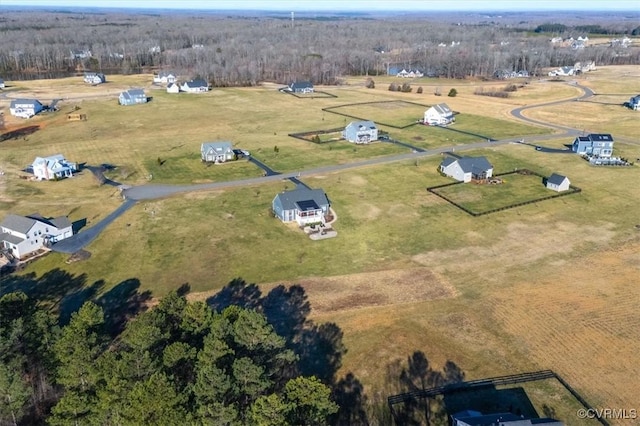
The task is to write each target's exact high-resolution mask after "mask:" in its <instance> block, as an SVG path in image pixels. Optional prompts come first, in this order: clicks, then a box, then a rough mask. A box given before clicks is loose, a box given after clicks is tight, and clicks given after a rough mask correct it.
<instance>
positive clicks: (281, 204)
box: [271, 185, 330, 226]
mask: <svg viewBox="0 0 640 426" xmlns="http://www.w3.org/2000/svg"><path fill="white" fill-rule="evenodd" d="M271 204H272V209H273V214H274V215H275V216H276V217H277V218H279V219H280V220H281V221H283V222H296V223H297V224H298V225H299V226H305V225H308V224H312V223H325V216H326V215H327V214H328V213H329V207H330V203H329V199H328V198H327V194H325V192H324V191H323V190H322V189H309V188H307V187H305V186H304V185H298V186H297V187H296V188H295V189H293V190H291V191H283V192H281V193H279V194H278V195H276V196H275V198H274V199H273V202H272V203H271Z"/></svg>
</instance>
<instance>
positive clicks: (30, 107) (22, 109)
mask: <svg viewBox="0 0 640 426" xmlns="http://www.w3.org/2000/svg"><path fill="white" fill-rule="evenodd" d="M43 109H44V105H42V104H41V103H40V101H38V100H36V99H14V100H12V101H11V104H10V105H9V112H10V113H11V115H13V116H15V117H21V118H31V117H33V116H34V115H36V114H37V113H39V112H40V111H42V110H43Z"/></svg>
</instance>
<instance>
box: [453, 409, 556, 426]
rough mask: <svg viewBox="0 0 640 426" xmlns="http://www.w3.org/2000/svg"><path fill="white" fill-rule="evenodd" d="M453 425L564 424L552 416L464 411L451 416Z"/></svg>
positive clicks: (546, 425) (530, 425) (518, 425)
mask: <svg viewBox="0 0 640 426" xmlns="http://www.w3.org/2000/svg"><path fill="white" fill-rule="evenodd" d="M451 425H452V426H536V425H541V426H564V423H563V422H561V421H559V420H555V419H550V418H530V417H525V416H517V415H515V414H513V413H494V414H482V413H481V412H479V411H471V410H467V411H462V412H460V413H456V414H454V415H452V416H451Z"/></svg>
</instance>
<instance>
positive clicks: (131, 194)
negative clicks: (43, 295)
mask: <svg viewBox="0 0 640 426" xmlns="http://www.w3.org/2000/svg"><path fill="white" fill-rule="evenodd" d="M572 84H573V85H574V86H575V87H578V88H580V89H581V90H583V92H584V94H583V95H582V96H579V97H577V98H572V99H568V100H560V101H553V102H547V103H543V104H536V105H528V106H523V107H519V108H516V109H514V110H513V111H511V114H512V115H513V116H514V117H516V118H518V119H520V120H523V121H526V122H529V123H532V124H537V125H542V126H545V127H550V128H553V129H557V130H562V131H564V132H565V135H566V136H573V135H576V134H579V133H580V132H579V131H578V130H576V129H573V128H571V127H565V126H559V125H556V124H552V123H546V122H542V121H538V120H534V119H531V118H528V117H525V116H524V115H522V112H523V111H525V110H527V109H530V108H539V107H543V106H549V105H557V104H561V103H566V102H573V101H578V100H582V99H587V98H590V97H592V96H593V95H594V93H593V91H592V90H591V89H589V88H588V87H585V86H582V85H580V84H578V83H577V82H573V83H572ZM558 137H562V135H558V134H554V135H540V136H537V135H536V136H533V137H531V138H528V139H532V140H533V139H535V140H546V139H557V138H558ZM513 142H515V141H514V140H513V139H503V140H491V141H490V142H489V141H486V140H483V141H482V142H476V143H472V144H465V145H457V146H449V147H443V148H436V149H429V150H422V151H419V152H411V153H407V154H399V155H393V156H388V157H379V158H372V159H369V160H364V161H359V162H355V163H348V164H335V165H331V166H324V167H318V168H315V169H310V170H302V171H298V172H288V173H278V172H276V171H274V170H272V169H270V168H269V167H268V166H267V165H265V164H264V163H262V162H260V161H259V160H255V159H253V158H251V160H254V161H253V162H254V163H255V164H256V165H258V166H259V167H261V168H262V169H263V170H265V172H266V173H267V176H262V177H257V178H249V179H240V180H234V181H228V182H213V183H202V184H194V185H141V186H135V187H131V188H127V189H124V190H123V191H122V196H123V197H124V199H125V201H124V203H123V204H122V205H121V206H120V207H118V208H117V209H116V210H114V211H113V212H112V213H111V214H109V215H108V216H107V217H105V218H104V219H102V220H101V221H100V222H98V223H97V224H96V225H94V226H92V227H91V228H89V229H87V230H85V231H83V232H80V233H78V234H76V235H74V236H72V237H71V238H67V239H66V240H62V241H60V242H58V243H56V244H54V245H53V246H52V247H51V249H52V250H53V251H57V252H61V253H75V252H76V251H79V250H81V249H82V248H84V247H85V246H87V245H88V244H89V243H91V242H92V241H93V240H94V239H95V238H96V237H97V236H98V234H100V232H102V231H103V230H104V229H105V228H106V227H107V226H108V225H109V224H110V223H111V222H113V221H114V220H115V219H117V218H118V217H119V216H120V215H122V214H123V213H124V212H126V211H127V210H129V209H130V208H131V207H133V206H134V205H135V204H136V203H137V202H138V201H141V200H153V199H157V198H164V197H168V196H171V195H176V194H181V193H185V192H193V191H204V190H211V189H224V188H233V187H239V186H248V185H258V184H261V183H266V182H277V181H280V180H283V179H290V180H291V179H295V178H300V177H303V176H313V175H319V174H325V173H332V172H336V171H342V170H348V169H355V168H360V167H365V166H372V165H378V164H386V163H392V162H397V161H404V160H409V159H413V158H421V157H427V156H432V155H436V154H442V153H445V152H455V151H456V150H457V151H466V150H472V149H478V148H486V147H489V146H493V145H504V144H508V143H513Z"/></svg>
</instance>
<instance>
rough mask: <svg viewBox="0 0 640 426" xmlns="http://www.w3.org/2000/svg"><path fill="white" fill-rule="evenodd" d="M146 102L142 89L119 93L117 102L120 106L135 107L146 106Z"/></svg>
mask: <svg viewBox="0 0 640 426" xmlns="http://www.w3.org/2000/svg"><path fill="white" fill-rule="evenodd" d="M147 101H148V99H147V95H146V94H145V93H144V90H142V89H129V90H125V91H124V92H122V93H120V96H119V97H118V102H119V103H120V105H137V104H146V103H147Z"/></svg>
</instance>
